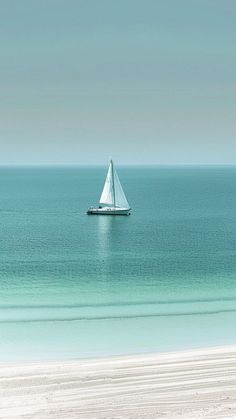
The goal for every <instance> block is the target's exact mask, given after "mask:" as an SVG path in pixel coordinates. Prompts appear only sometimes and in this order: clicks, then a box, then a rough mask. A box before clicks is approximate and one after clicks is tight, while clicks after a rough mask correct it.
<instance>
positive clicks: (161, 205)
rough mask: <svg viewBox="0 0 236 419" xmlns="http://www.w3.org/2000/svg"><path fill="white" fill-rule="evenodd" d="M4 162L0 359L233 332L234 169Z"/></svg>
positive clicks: (161, 345) (151, 346) (168, 345)
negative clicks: (103, 203) (112, 186)
mask: <svg viewBox="0 0 236 419" xmlns="http://www.w3.org/2000/svg"><path fill="white" fill-rule="evenodd" d="M118 172H119V175H120V179H121V181H122V184H123V186H124V188H125V191H126V193H127V196H128V199H129V201H130V203H131V206H132V208H133V213H132V215H131V216H130V217H105V216H103V217H102V216H98V217H96V216H87V215H85V211H86V209H87V207H88V206H90V205H93V204H96V200H97V198H98V196H99V193H100V191H101V188H102V184H103V180H104V177H105V174H106V168H47V169H46V168H15V169H12V168H11V169H10V168H5V169H1V170H0V196H1V199H0V360H18V359H42V358H44V359H51V358H53V359H54V358H75V357H83V356H106V355H110V354H123V353H139V352H150V351H163V350H175V349H182V348H190V347H199V346H208V345H222V344H232V343H236V331H235V322H236V168H235V167H227V168H226V167H195V168H193V167H192V168H191V167H183V168H173V167H172V168H155V167H149V168H141V167H135V168H127V167H120V168H118Z"/></svg>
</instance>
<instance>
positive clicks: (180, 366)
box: [0, 347, 236, 419]
mask: <svg viewBox="0 0 236 419" xmlns="http://www.w3.org/2000/svg"><path fill="white" fill-rule="evenodd" d="M0 417H1V418H4V417H5V418H15V417H18V418H19V417H22V418H32V417H33V418H49V417H50V418H89V419H92V418H116V419H118V418H153V419H154V418H187V419H190V418H236V347H227V348H226V347H223V348H213V349H204V350H192V351H185V352H175V353H162V354H151V355H135V356H124V357H112V358H107V359H97V360H79V361H67V362H65V361H63V362H40V363H17V364H9V365H7V364H5V365H2V364H1V365H0Z"/></svg>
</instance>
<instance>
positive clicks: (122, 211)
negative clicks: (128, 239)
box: [87, 207, 130, 215]
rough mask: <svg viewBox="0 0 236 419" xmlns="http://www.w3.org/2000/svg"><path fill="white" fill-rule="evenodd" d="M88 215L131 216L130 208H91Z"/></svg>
mask: <svg viewBox="0 0 236 419" xmlns="http://www.w3.org/2000/svg"><path fill="white" fill-rule="evenodd" d="M87 214H88V215H130V208H110V207H104V208H89V209H88V211H87Z"/></svg>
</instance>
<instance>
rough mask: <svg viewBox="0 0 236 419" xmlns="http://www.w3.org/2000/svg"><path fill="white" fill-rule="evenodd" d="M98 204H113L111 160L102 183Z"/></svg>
mask: <svg viewBox="0 0 236 419" xmlns="http://www.w3.org/2000/svg"><path fill="white" fill-rule="evenodd" d="M99 203H100V204H106V205H112V206H114V184H113V168H112V162H111V163H110V166H109V169H108V172H107V177H106V180H105V183H104V187H103V191H102V195H101V198H100V201H99Z"/></svg>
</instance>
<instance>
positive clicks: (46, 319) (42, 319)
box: [0, 309, 236, 324]
mask: <svg viewBox="0 0 236 419" xmlns="http://www.w3.org/2000/svg"><path fill="white" fill-rule="evenodd" d="M223 313H236V309H218V310H205V311H192V312H184V311H183V312H172V313H148V314H138V313H137V314H126V315H120V314H117V315H110V316H78V317H77V316H75V317H73V316H71V317H70V316H68V317H37V318H19V317H17V318H16V319H0V324H1V323H39V322H42V323H44V322H72V321H100V320H126V319H127V320H128V319H142V318H153V317H176V316H178V317H179V316H205V315H218V314H223Z"/></svg>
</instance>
